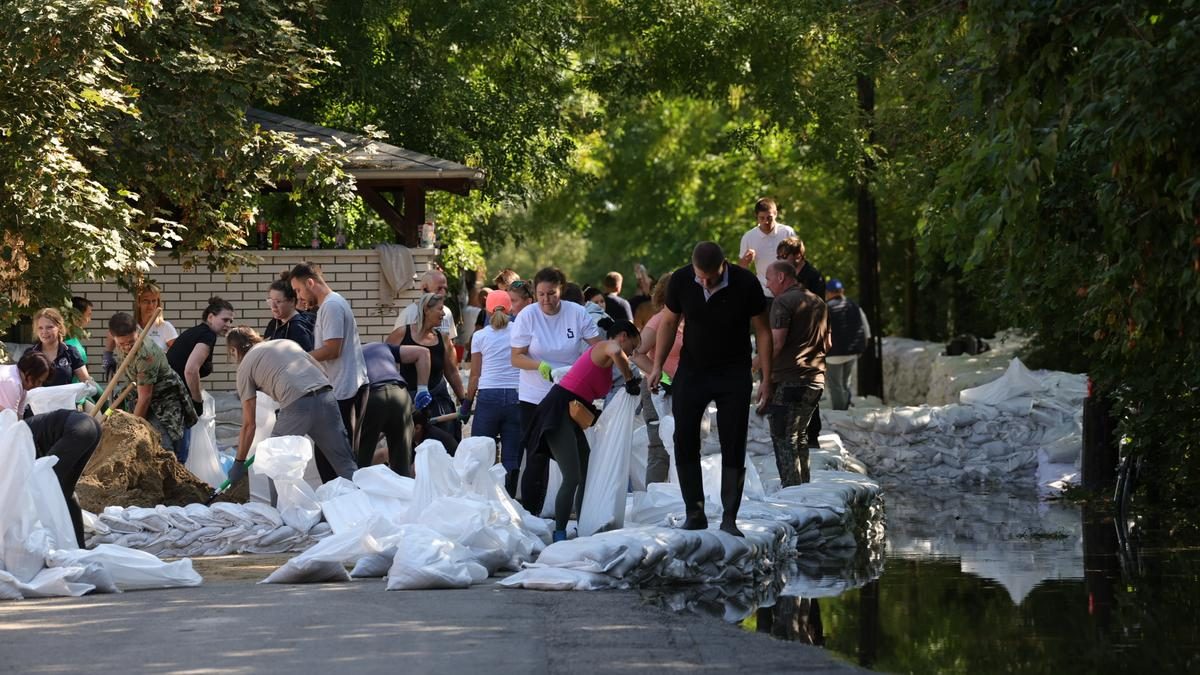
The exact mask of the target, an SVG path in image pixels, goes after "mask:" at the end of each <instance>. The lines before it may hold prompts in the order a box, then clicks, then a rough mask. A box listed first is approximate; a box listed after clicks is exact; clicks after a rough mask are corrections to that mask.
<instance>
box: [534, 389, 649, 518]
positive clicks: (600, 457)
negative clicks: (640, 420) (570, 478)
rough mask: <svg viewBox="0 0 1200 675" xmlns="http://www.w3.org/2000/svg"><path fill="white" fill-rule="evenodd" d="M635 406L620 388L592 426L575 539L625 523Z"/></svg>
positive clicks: (629, 396) (632, 398)
mask: <svg viewBox="0 0 1200 675" xmlns="http://www.w3.org/2000/svg"><path fill="white" fill-rule="evenodd" d="M637 405H638V398H637V397H635V396H631V395H629V393H628V392H626V391H625V390H623V389H622V390H621V391H618V392H617V394H616V395H615V396H614V397H613V399H612V401H611V402H610V403H609V404H608V406H606V407H605V409H604V414H603V415H601V416H600V422H599V424H597V425H596V438H595V440H596V442H595V445H593V446H592V453H591V457H590V458H589V459H588V473H587V481H586V488H585V489H584V492H583V504H582V506H581V507H580V513H579V536H588V535H591V534H595V533H596V532H603V531H605V530H612V529H617V528H619V527H622V526H623V525H624V524H625V493H626V492H628V485H629V453H630V446H631V445H632V441H633V418H634V413H635V411H636V410H637ZM643 475H645V474H643ZM547 497H548V498H549V495H547Z"/></svg>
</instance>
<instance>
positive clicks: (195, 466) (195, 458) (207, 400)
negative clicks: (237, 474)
mask: <svg viewBox="0 0 1200 675" xmlns="http://www.w3.org/2000/svg"><path fill="white" fill-rule="evenodd" d="M202 395H203V397H204V415H202V416H201V417H200V419H199V420H197V421H196V424H194V425H192V436H191V445H190V446H188V458H187V463H186V464H185V465H184V466H186V467H187V470H188V471H191V472H192V473H193V474H194V475H195V476H196V477H197V478H199V479H200V480H202V481H204V482H205V483H208V484H209V485H211V486H212V487H214V488H216V487H220V486H221V483H224V482H225V471H224V470H223V469H221V458H220V454H219V453H218V451H217V404H216V401H215V400H213V397H212V394H210V393H208V392H207V391H205V392H203V393H202Z"/></svg>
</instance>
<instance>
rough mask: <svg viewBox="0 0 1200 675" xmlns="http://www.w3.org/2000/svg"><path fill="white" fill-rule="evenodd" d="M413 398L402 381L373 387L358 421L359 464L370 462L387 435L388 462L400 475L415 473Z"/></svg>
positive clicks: (363, 464)
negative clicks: (413, 467)
mask: <svg viewBox="0 0 1200 675" xmlns="http://www.w3.org/2000/svg"><path fill="white" fill-rule="evenodd" d="M412 414H413V402H412V397H410V396H409V395H408V390H407V389H405V388H404V385H402V384H399V383H394V384H385V385H381V386H375V387H372V388H371V392H370V394H368V396H367V404H366V406H364V407H363V410H362V418H361V419H359V421H358V440H357V443H356V446H357V448H358V467H359V468H360V469H361V468H366V467H368V466H371V462H372V459H373V458H374V457H375V446H376V444H378V443H379V437H380V436H381V435H382V436H384V437H386V438H387V444H388V466H390V467H391V468H392V471H395V472H396V473H398V474H400V475H401V476H411V475H412V448H413V420H412Z"/></svg>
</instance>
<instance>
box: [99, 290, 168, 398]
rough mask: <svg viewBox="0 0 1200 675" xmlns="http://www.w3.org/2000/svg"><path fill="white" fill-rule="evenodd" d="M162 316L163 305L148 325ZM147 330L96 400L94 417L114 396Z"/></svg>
mask: <svg viewBox="0 0 1200 675" xmlns="http://www.w3.org/2000/svg"><path fill="white" fill-rule="evenodd" d="M160 316H162V307H159V308H158V311H157V312H155V313H154V316H153V317H152V318H151V319H150V323H148V324H146V325H147V326H153V325H154V324H155V323H157V322H158V317H160ZM147 332H149V331H147V330H145V329H142V332H141V333H140V334H138V337H137V340H136V341H135V342H134V343H133V349H130V350H129V353H128V354H126V355H125V358H124V359H122V360H121V367H120V368H117V372H116V373H115V374H114V375H113V376H112V379H111V380H109V381H108V386H107V387H105V388H104V393H103V394H101V395H100V400H98V401H96V411H95V412H93V413H92V417H99V416H100V411H101V410H102V409H103V408H104V402H105V401H107V400H108V397H109V396H112V392H113V388H114V387H116V386H117V382H118V381H120V379H121V376H122V375H124V374H125V369H126V368H128V367H129V364H130V363H133V361H132V359H133V355H134V354H137V353H138V350H139V349H141V348H142V341H143V340H145V339H146V333H147Z"/></svg>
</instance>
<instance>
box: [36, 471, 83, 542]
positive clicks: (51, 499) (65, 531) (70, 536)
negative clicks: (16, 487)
mask: <svg viewBox="0 0 1200 675" xmlns="http://www.w3.org/2000/svg"><path fill="white" fill-rule="evenodd" d="M55 464H58V458H57V457H54V456H50V457H42V458H40V459H38V460H37V461H35V462H34V463H33V475H32V476H31V477H30V482H29V492H30V494H31V496H32V497H33V503H34V507H35V508H36V509H37V514H38V520H40V521H41V523H42V526H43V527H45V528H46V530H47V531H48V532H49V534H50V539H49V543H50V547H51V548H78V547H79V542H77V541H76V540H75V526H74V525H72V524H71V513H70V511H68V510H67V500H66V498H65V497H64V496H63V493H62V486H61V485H60V484H59V482H58V476H56V475H55V473H54V465H55Z"/></svg>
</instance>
